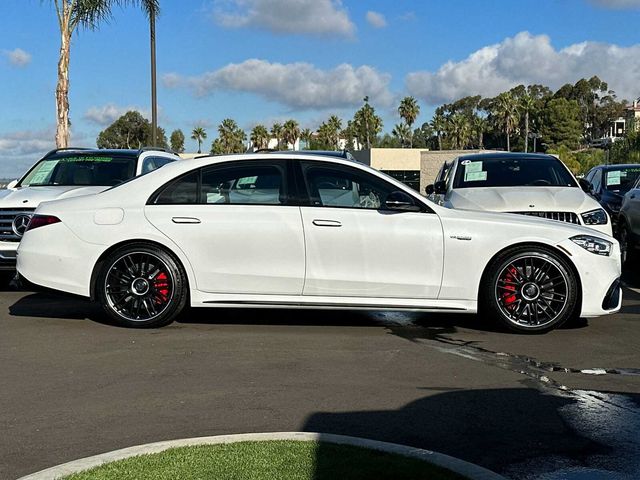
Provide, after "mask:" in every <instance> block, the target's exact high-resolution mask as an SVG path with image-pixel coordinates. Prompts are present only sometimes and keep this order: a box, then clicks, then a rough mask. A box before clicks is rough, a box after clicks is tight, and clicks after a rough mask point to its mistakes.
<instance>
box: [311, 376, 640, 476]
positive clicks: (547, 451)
mask: <svg viewBox="0 0 640 480" xmlns="http://www.w3.org/2000/svg"><path fill="white" fill-rule="evenodd" d="M425 384H428V379H425ZM425 390H430V391H431V390H435V391H438V390H439V389H438V388H437V387H428V388H425ZM615 395H617V394H612V396H613V397H615ZM636 400H637V398H636ZM604 403H606V402H604ZM605 408H606V407H605ZM595 413H597V414H598V415H595V414H594V406H593V405H589V401H586V402H585V401H583V399H581V398H580V397H573V398H572V397H571V396H570V395H567V396H559V395H552V394H547V393H544V392H541V391H539V390H536V389H528V388H521V389H495V390H454V391H450V389H446V388H443V389H442V393H435V394H433V395H431V396H427V397H424V398H421V399H419V400H416V401H414V402H412V403H409V404H408V405H405V406H404V407H402V408H399V409H397V410H381V411H375V410H374V411H355V412H321V413H315V414H313V415H311V416H310V417H308V418H307V420H306V422H305V424H304V427H303V430H304V431H308V432H322V433H332V434H340V435H349V436H356V437H363V438H368V439H372V440H379V441H385V442H392V443H399V444H403V445H409V446H413V447H418V448H424V449H428V450H434V451H437V452H440V453H445V454H447V455H451V456H454V457H457V458H461V459H463V460H466V461H469V462H472V463H476V464H478V465H481V466H483V467H485V468H488V469H490V470H494V471H496V472H500V473H507V474H508V475H509V476H512V477H513V478H525V477H528V478H533V476H532V473H534V472H533V471H532V469H540V470H551V471H553V470H557V469H559V468H566V466H567V465H568V464H569V465H576V466H579V467H581V468H582V467H585V466H589V465H590V464H592V463H595V464H596V465H597V467H598V468H600V469H611V470H616V469H625V468H629V463H628V462H627V463H625V461H624V460H623V459H624V458H625V456H628V455H635V454H636V453H637V452H638V445H637V440H636V443H635V444H632V445H627V446H626V447H623V448H621V449H619V448H617V446H612V445H609V444H608V443H607V442H602V443H601V441H602V440H603V438H602V437H598V435H597V434H594V435H591V433H590V432H592V427H593V429H594V431H595V429H596V428H598V427H599V428H600V429H602V426H601V422H615V418H613V417H615V416H618V411H617V409H616V408H613V407H612V408H611V410H610V411H606V410H603V411H598V409H597V408H595ZM607 415H609V417H607ZM636 415H637V412H636ZM596 417H599V418H596ZM635 423H636V424H637V419H636V421H635ZM604 430H606V428H604ZM631 434H632V435H633V433H631ZM614 435H615V433H614ZM594 438H598V441H596V440H594ZM320 448H321V447H320ZM625 449H626V450H625ZM614 450H615V451H614ZM618 457H620V458H618ZM621 459H622V460H621ZM533 460H535V461H534V462H533V463H532V461H533ZM619 460H621V461H620V462H619ZM632 463H633V462H632ZM518 464H521V465H520V467H521V468H522V471H521V472H518V468H520V467H519V466H518ZM534 465H537V466H534ZM560 466H562V467H560ZM633 468H637V465H634V466H633ZM317 471H318V475H317V476H316V478H317V479H320V478H322V479H324V478H328V477H327V476H326V475H323V474H322V471H323V466H322V465H321V464H320V465H318V467H317ZM536 473H542V471H539V472H536ZM636 473H637V472H636ZM554 478H555V477H554ZM558 478H559V477H558ZM563 478H564V477H563ZM576 478H577V477H576ZM587 478H589V477H587ZM598 478H601V477H598ZM602 478H604V477H602ZM611 478H615V477H611Z"/></svg>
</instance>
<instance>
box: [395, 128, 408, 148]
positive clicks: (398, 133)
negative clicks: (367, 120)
mask: <svg viewBox="0 0 640 480" xmlns="http://www.w3.org/2000/svg"><path fill="white" fill-rule="evenodd" d="M391 135H393V136H394V137H396V138H397V139H398V140H400V146H401V147H402V148H404V147H405V146H406V145H407V143H408V140H409V137H410V136H411V129H410V128H409V125H407V124H406V123H404V122H400V123H398V124H397V125H396V126H395V127H393V130H392V131H391Z"/></svg>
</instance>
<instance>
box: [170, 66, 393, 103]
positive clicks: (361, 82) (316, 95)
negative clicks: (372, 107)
mask: <svg viewBox="0 0 640 480" xmlns="http://www.w3.org/2000/svg"><path fill="white" fill-rule="evenodd" d="M163 80H164V85H165V87H177V86H185V87H188V88H190V89H192V90H193V92H194V93H195V94H196V95H197V96H205V95H209V94H212V93H214V92H218V91H234V92H242V93H252V94H255V95H259V96H261V97H264V98H266V99H267V100H271V101H275V102H279V103H281V104H284V105H287V106H288V107H291V108H292V109H297V110H301V109H311V108H340V107H347V106H357V105H360V104H361V103H362V99H363V97H364V96H365V95H368V96H369V97H370V98H371V100H372V101H373V102H374V103H379V104H382V105H387V104H389V103H390V102H391V101H392V100H393V98H392V95H391V93H390V91H389V82H390V80H391V77H390V75H388V74H385V73H380V72H378V71H377V70H376V69H374V68H373V67H370V66H367V65H363V66H360V67H354V66H352V65H349V64H342V65H338V66H337V67H335V68H334V69H332V70H320V69H318V68H316V67H315V66H313V65H311V64H309V63H288V64H282V63H270V62H267V61H265V60H258V59H250V60H246V61H244V62H242V63H237V64H229V65H227V66H225V67H222V68H220V69H219V70H215V71H212V72H207V73H204V74H203V75H199V76H196V77H182V76H180V75H176V74H169V75H168V76H165V77H163Z"/></svg>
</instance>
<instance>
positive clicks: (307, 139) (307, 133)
mask: <svg viewBox="0 0 640 480" xmlns="http://www.w3.org/2000/svg"><path fill="white" fill-rule="evenodd" d="M300 138H301V139H302V141H304V143H305V146H306V149H307V150H309V148H310V145H311V140H312V139H313V131H311V129H310V128H305V129H304V130H302V132H300Z"/></svg>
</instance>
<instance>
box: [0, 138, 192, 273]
mask: <svg viewBox="0 0 640 480" xmlns="http://www.w3.org/2000/svg"><path fill="white" fill-rule="evenodd" d="M179 158H180V157H178V156H177V155H176V154H174V153H172V152H169V151H165V150H162V149H156V148H143V149H140V150H98V149H83V148H64V149H56V150H52V151H51V152H49V153H47V154H46V155H45V156H44V157H43V158H42V159H41V160H40V161H39V162H38V163H36V164H35V165H34V166H33V167H31V169H30V170H29V171H28V172H27V173H26V174H25V175H24V176H23V177H22V178H21V179H20V180H14V181H13V182H11V183H9V185H7V189H6V190H3V191H0V270H15V266H16V250H17V249H18V243H19V242H20V240H21V239H22V235H23V234H24V232H25V230H26V228H27V225H28V223H29V221H30V219H31V216H32V215H33V212H34V210H35V209H36V208H37V207H38V205H40V203H41V202H46V201H49V200H56V199H60V198H69V197H76V196H79V195H88V194H93V193H99V192H102V191H103V190H106V189H107V188H110V187H113V186H114V185H118V184H120V183H122V182H125V181H126V180H129V179H130V178H133V177H136V176H138V175H143V174H145V173H148V172H150V171H152V170H155V169H156V168H159V167H161V166H162V165H165V164H166V163H169V162H174V161H176V160H179Z"/></svg>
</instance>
